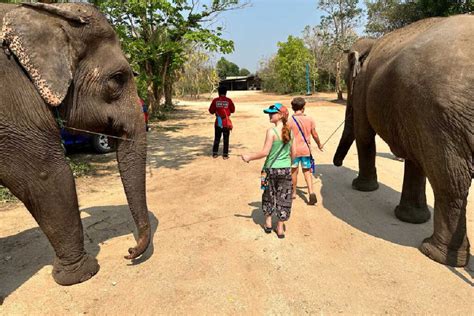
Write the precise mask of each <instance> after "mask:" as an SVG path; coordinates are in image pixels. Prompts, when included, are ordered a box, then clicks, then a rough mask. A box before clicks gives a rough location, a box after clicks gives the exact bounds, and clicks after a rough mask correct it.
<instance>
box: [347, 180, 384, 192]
mask: <svg viewBox="0 0 474 316" xmlns="http://www.w3.org/2000/svg"><path fill="white" fill-rule="evenodd" d="M352 188H353V189H354V190H358V191H363V192H370V191H375V190H377V189H378V188H379V183H378V182H377V180H376V179H373V180H367V179H361V178H360V177H357V178H355V179H354V180H353V181H352Z"/></svg>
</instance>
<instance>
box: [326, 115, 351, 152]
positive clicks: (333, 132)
mask: <svg viewBox="0 0 474 316" xmlns="http://www.w3.org/2000/svg"><path fill="white" fill-rule="evenodd" d="M345 121H346V120H344V121H342V123H341V125H339V126H338V127H337V128H336V129H335V130H334V132H333V133H332V134H331V136H329V137H328V139H327V140H326V141H325V142H324V144H323V147H324V145H326V143H327V142H328V141H329V140H330V139H331V137H333V135H334V134H336V132H337V130H338V129H339V128H341V126H342V125H343V124H344V122H345Z"/></svg>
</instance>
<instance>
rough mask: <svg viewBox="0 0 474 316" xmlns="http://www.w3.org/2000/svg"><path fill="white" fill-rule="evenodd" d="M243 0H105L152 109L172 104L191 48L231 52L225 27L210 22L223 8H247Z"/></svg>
mask: <svg viewBox="0 0 474 316" xmlns="http://www.w3.org/2000/svg"><path fill="white" fill-rule="evenodd" d="M245 5H246V3H244V4H241V3H239V0H213V1H211V3H210V4H209V5H205V4H203V5H200V4H199V1H195V0H192V1H187V0H147V1H143V0H129V1H113V0H109V1H105V2H103V3H102V4H101V9H102V11H103V12H104V13H105V14H106V16H107V17H108V18H109V20H110V22H111V24H112V25H113V26H114V28H115V30H116V31H117V33H118V35H119V37H120V39H121V41H122V47H123V49H124V51H125V53H126V55H127V56H128V58H129V60H130V63H131V65H132V67H133V68H134V69H135V70H136V71H137V72H138V73H139V76H138V78H137V79H138V80H137V81H138V87H139V90H140V93H141V94H142V96H144V95H145V94H146V99H147V101H148V104H149V105H150V111H151V113H152V114H160V112H161V111H162V110H163V107H162V106H161V104H160V100H161V98H162V96H163V95H164V97H165V106H172V95H173V84H174V82H175V81H176V80H177V78H178V74H179V71H180V70H181V68H182V67H183V65H184V63H185V62H186V57H187V55H186V50H187V48H188V47H189V45H192V44H193V43H200V45H202V46H203V47H204V48H205V49H206V50H208V51H218V52H221V53H230V52H232V51H233V48H234V46H233V42H232V41H231V40H225V39H223V38H222V37H221V36H222V27H216V28H209V27H208V25H210V24H213V23H209V22H212V21H215V19H216V17H217V15H218V14H219V13H221V12H223V11H227V10H233V9H238V8H242V7H243V6H245Z"/></svg>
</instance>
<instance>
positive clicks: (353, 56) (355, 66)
mask: <svg viewBox="0 0 474 316" xmlns="http://www.w3.org/2000/svg"><path fill="white" fill-rule="evenodd" d="M347 61H348V62H349V69H350V72H351V79H352V80H354V79H355V77H357V75H358V74H359V72H360V68H361V63H360V60H359V52H357V51H351V52H350V53H349V55H348V56H347Z"/></svg>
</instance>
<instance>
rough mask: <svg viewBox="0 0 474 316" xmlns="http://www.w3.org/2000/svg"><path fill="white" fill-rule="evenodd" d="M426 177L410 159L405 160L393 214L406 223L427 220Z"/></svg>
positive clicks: (428, 213)
mask: <svg viewBox="0 0 474 316" xmlns="http://www.w3.org/2000/svg"><path fill="white" fill-rule="evenodd" d="M425 189H426V177H425V175H424V174H423V171H422V170H421V169H420V168H419V167H418V166H417V165H416V164H415V163H414V162H412V161H410V160H405V173H404V176H403V189H402V196H401V198H400V204H399V205H398V206H397V207H396V208H395V216H396V217H397V218H398V219H399V220H401V221H403V222H407V223H412V224H421V223H425V222H427V221H429V219H430V218H431V213H430V211H429V210H428V205H427V204H426V194H425Z"/></svg>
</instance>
